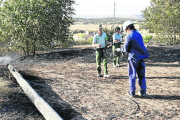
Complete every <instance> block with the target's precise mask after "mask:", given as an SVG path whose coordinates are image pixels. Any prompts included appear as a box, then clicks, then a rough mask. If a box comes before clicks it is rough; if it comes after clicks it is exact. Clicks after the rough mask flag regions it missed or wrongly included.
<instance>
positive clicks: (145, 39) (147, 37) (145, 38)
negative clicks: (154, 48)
mask: <svg viewBox="0 0 180 120" xmlns="http://www.w3.org/2000/svg"><path fill="white" fill-rule="evenodd" d="M152 38H153V36H152V35H146V36H145V37H143V39H144V42H145V43H149V41H150V40H151V39H152Z"/></svg>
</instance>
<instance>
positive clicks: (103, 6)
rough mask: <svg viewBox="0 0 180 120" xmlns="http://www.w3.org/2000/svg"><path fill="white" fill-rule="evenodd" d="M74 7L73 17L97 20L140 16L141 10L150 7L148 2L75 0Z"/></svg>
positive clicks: (143, 0)
mask: <svg viewBox="0 0 180 120" xmlns="http://www.w3.org/2000/svg"><path fill="white" fill-rule="evenodd" d="M75 1H76V4H77V5H74V8H75V10H76V11H75V13H76V15H75V16H74V17H84V18H92V17H94V18H97V17H98V18H99V17H113V16H114V2H115V3H116V5H115V17H130V16H132V15H141V14H142V12H141V11H142V10H144V9H145V8H146V7H147V6H149V5H150V0H75Z"/></svg>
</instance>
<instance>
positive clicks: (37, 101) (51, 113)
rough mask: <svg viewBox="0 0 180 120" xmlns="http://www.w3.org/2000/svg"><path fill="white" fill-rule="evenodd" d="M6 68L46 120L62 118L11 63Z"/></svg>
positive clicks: (60, 119)
mask: <svg viewBox="0 0 180 120" xmlns="http://www.w3.org/2000/svg"><path fill="white" fill-rule="evenodd" d="M8 69H9V70H10V72H11V73H12V74H13V76H14V77H15V78H16V80H17V82H18V83H19V85H20V86H21V87H22V89H23V90H24V92H25V94H26V95H27V96H28V97H29V99H30V100H31V101H32V102H33V104H34V105H35V106H36V108H37V109H38V110H39V112H40V113H41V114H42V115H43V116H44V118H45V119H46V120H63V119H62V118H61V117H60V116H59V114H58V113H57V112H56V111H55V110H54V109H53V108H52V107H51V106H50V105H49V104H48V103H47V102H46V101H45V100H44V99H43V98H42V97H41V96H40V95H39V94H38V93H37V92H36V91H35V90H34V89H33V88H32V87H31V85H30V84H29V83H28V82H27V81H26V80H25V79H24V78H23V77H22V76H21V75H20V74H19V73H18V71H17V70H16V69H15V68H14V67H13V66H12V65H8Z"/></svg>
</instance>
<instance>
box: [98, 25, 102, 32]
mask: <svg viewBox="0 0 180 120" xmlns="http://www.w3.org/2000/svg"><path fill="white" fill-rule="evenodd" d="M99 32H100V33H101V32H102V25H101V24H100V25H99V26H98V33H99Z"/></svg>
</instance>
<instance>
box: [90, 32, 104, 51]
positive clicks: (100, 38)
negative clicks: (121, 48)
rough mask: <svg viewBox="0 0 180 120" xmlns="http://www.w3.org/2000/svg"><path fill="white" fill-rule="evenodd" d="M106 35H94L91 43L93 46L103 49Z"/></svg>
mask: <svg viewBox="0 0 180 120" xmlns="http://www.w3.org/2000/svg"><path fill="white" fill-rule="evenodd" d="M106 40H107V35H106V33H104V32H102V35H101V36H100V35H99V34H98V33H97V34H96V35H94V37H93V43H94V44H101V46H100V47H98V48H104V47H105V45H106Z"/></svg>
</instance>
